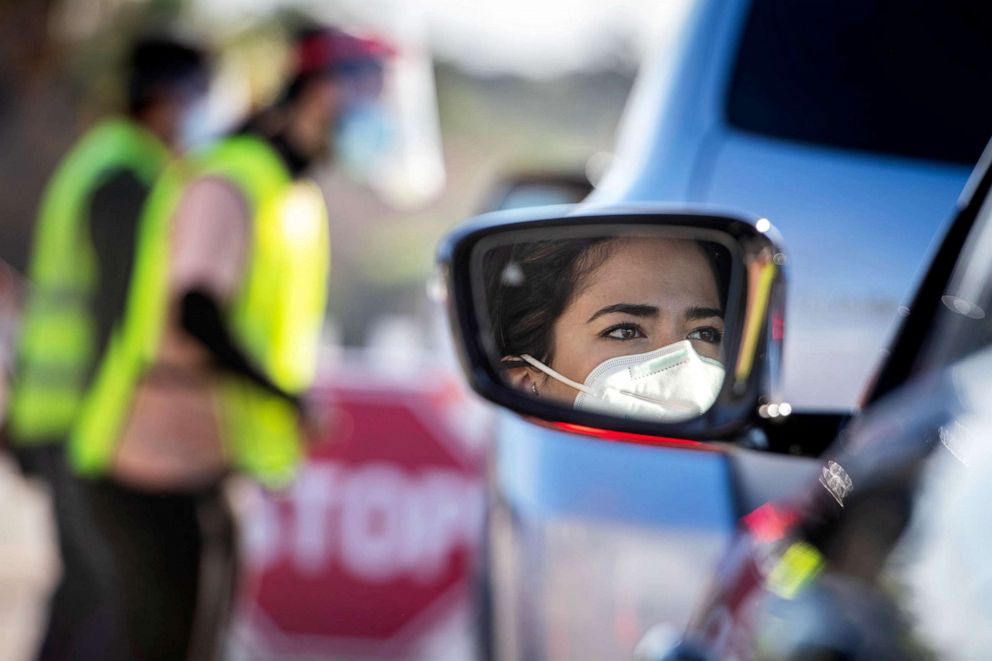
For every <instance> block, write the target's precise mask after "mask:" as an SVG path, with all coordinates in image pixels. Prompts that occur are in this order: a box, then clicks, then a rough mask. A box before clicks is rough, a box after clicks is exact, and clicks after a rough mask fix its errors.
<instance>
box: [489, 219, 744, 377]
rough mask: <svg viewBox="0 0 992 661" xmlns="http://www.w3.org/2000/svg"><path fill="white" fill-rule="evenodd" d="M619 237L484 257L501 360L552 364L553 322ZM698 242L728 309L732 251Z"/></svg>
mask: <svg viewBox="0 0 992 661" xmlns="http://www.w3.org/2000/svg"><path fill="white" fill-rule="evenodd" d="M618 238H619V237H598V238H588V239H564V240H553V241H532V242H526V243H516V244H511V245H506V246H499V247H497V248H494V249H492V250H489V251H488V252H487V253H486V254H485V256H484V257H483V274H484V279H485V290H486V308H487V312H488V314H489V320H490V324H491V327H492V330H493V333H494V335H495V341H496V349H497V351H499V355H500V358H505V357H516V356H519V355H521V354H525V353H526V354H530V355H532V356H534V357H535V358H537V359H538V360H540V361H541V362H543V363H545V364H550V363H551V361H552V360H553V359H554V356H553V355H552V350H551V349H552V339H553V335H552V331H553V329H554V323H555V321H556V320H557V319H558V317H560V316H561V314H562V312H564V310H565V307H566V306H567V305H568V304H569V302H571V300H572V299H573V298H574V296H575V295H576V294H577V293H578V292H579V291H580V290H581V288H582V287H583V286H584V285H585V282H584V280H585V277H586V276H587V275H588V274H589V273H591V272H592V271H594V270H595V269H597V268H598V267H599V266H601V265H602V264H603V262H605V261H606V259H607V257H608V256H609V253H610V248H611V244H612V243H613V242H615V241H616V240H617V239H618ZM697 243H698V245H699V247H700V249H701V250H702V251H703V253H704V255H705V256H706V258H707V262H708V263H709V265H710V267H711V269H712V271H713V276H714V278H715V280H716V282H717V290H718V293H719V297H720V308H721V309H726V304H727V300H726V297H727V291H726V290H727V283H728V282H729V274H730V264H731V259H730V253H729V252H728V251H727V249H726V248H724V247H723V246H721V245H719V244H715V243H711V242H702V241H700V242H697Z"/></svg>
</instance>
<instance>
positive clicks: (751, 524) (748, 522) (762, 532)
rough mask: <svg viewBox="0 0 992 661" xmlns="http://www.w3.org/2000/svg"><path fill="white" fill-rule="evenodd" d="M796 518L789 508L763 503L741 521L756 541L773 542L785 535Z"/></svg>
mask: <svg viewBox="0 0 992 661" xmlns="http://www.w3.org/2000/svg"><path fill="white" fill-rule="evenodd" d="M798 518H799V517H798V516H796V513H795V512H793V511H791V510H787V509H783V508H781V507H777V506H775V505H772V504H771V503H765V504H764V505H762V506H761V507H759V508H758V509H756V510H754V511H753V512H751V513H750V514H747V515H745V516H744V517H743V518H742V521H743V522H744V526H745V527H746V528H747V529H748V531H749V532H750V533H751V536H752V537H754V539H755V540H756V541H759V542H775V541H778V540H780V539H782V538H783V537H785V535H786V533H788V532H789V528H791V527H792V526H793V525H794V524H795V523H796V520H797V519H798Z"/></svg>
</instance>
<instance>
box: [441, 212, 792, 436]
mask: <svg viewBox="0 0 992 661" xmlns="http://www.w3.org/2000/svg"><path fill="white" fill-rule="evenodd" d="M607 222H617V223H618V224H620V223H622V224H624V225H646V226H653V227H674V228H679V227H683V228H685V227H692V228H702V229H707V230H711V231H715V232H719V233H721V234H723V235H725V236H726V238H727V240H728V241H729V242H731V243H734V244H735V245H736V246H737V248H738V249H739V251H740V254H741V255H742V256H743V257H744V260H745V264H751V265H758V266H757V268H745V269H744V271H745V272H744V277H745V282H744V287H742V288H741V294H740V295H741V296H742V297H743V299H744V300H742V301H741V303H742V305H741V307H740V309H741V310H742V311H743V314H742V315H740V316H741V318H740V319H739V320H736V322H735V323H737V325H738V327H737V328H736V332H735V333H734V334H733V337H734V338H735V340H734V345H733V346H731V347H729V348H728V356H730V357H731V359H732V360H728V367H727V378H726V379H725V380H724V384H723V386H722V387H721V390H720V394H719V396H718V397H717V400H716V403H715V404H714V405H713V407H712V408H711V409H710V410H709V411H707V412H706V413H705V414H704V415H702V416H699V417H697V418H693V419H691V420H687V421H684V422H652V421H646V420H637V419H622V418H618V417H613V416H609V415H604V414H599V413H593V412H589V411H582V410H576V409H567V408H564V407H562V406H561V405H553V404H549V403H546V402H543V401H542V400H539V399H534V398H532V397H529V396H528V395H526V394H524V393H521V392H518V391H515V390H514V389H512V388H511V387H509V386H507V385H506V383H505V382H504V381H503V379H502V378H501V377H500V375H499V374H498V372H497V369H496V366H495V365H494V364H493V362H492V361H491V360H490V356H488V355H487V354H486V350H485V347H484V345H483V342H482V340H481V332H480V331H481V328H480V324H479V319H478V315H477V309H476V307H475V301H474V298H473V297H474V287H473V284H472V282H471V269H470V263H471V255H472V252H473V249H474V248H475V246H476V245H477V244H478V243H479V241H480V240H482V239H483V238H485V237H489V236H492V235H493V234H496V233H502V232H508V231H516V230H521V229H533V228H554V227H578V226H583V225H592V224H603V223H607ZM781 245H782V244H781V240H780V238H779V235H778V233H777V231H776V230H775V229H774V228H773V227H772V226H771V223H770V222H769V221H768V220H766V219H764V218H760V217H756V216H747V215H744V214H740V213H736V212H726V211H723V210H716V209H713V208H709V207H665V206H659V205H643V206H640V205H638V206H629V205H624V206H606V207H588V206H582V205H569V206H554V207H535V208H529V209H513V210H510V211H500V212H495V213H488V214H483V215H481V216H476V217H475V218H472V219H470V220H468V221H466V222H465V223H463V224H462V225H459V226H458V227H456V228H455V229H453V230H452V231H451V232H450V233H449V234H448V235H446V236H445V237H444V238H443V239H442V241H441V244H440V245H439V248H438V257H437V261H438V267H439V275H440V277H441V278H442V279H443V281H444V284H445V287H446V291H445V295H446V298H447V307H448V315H449V321H450V324H451V329H452V333H453V334H454V337H455V345H456V346H457V347H458V352H459V359H460V360H461V363H462V367H463V369H464V371H465V374H466V376H467V378H468V381H469V384H470V385H471V387H472V389H473V390H474V391H475V392H476V393H478V394H479V395H481V396H482V397H483V398H485V399H487V400H489V401H491V402H493V403H495V404H498V405H500V406H503V407H505V408H508V409H510V410H512V411H515V412H516V413H519V414H521V415H524V416H529V417H534V418H538V419H541V420H544V421H547V422H550V423H552V424H556V423H563V424H567V425H578V426H580V427H585V428H592V429H599V430H611V431H617V432H622V433H627V434H632V435H639V436H647V437H661V438H679V439H689V440H699V441H708V440H725V441H726V440H732V439H733V438H735V437H736V436H737V435H738V434H740V433H741V432H743V431H744V430H745V429H746V428H747V427H748V426H750V425H752V424H753V423H754V422H755V421H756V420H758V419H760V418H767V417H770V416H769V413H768V412H769V410H770V409H771V407H770V405H771V404H774V405H775V408H774V409H771V410H772V411H774V415H772V416H771V417H775V416H776V415H779V413H778V410H779V407H780V404H779V399H778V396H779V394H780V393H779V392H778V389H779V383H780V381H779V376H780V375H779V371H780V368H781V355H782V342H783V327H784V299H785V296H784V288H785V273H784V270H785V269H784V266H785V263H786V257H785V252H784V251H783V249H782V247H781ZM771 320H775V321H774V322H772V321H771ZM742 345H744V346H742ZM729 363H733V367H731V366H730V365H729ZM781 408H782V409H783V410H782V412H781V413H782V415H787V414H788V413H787V410H785V405H781Z"/></svg>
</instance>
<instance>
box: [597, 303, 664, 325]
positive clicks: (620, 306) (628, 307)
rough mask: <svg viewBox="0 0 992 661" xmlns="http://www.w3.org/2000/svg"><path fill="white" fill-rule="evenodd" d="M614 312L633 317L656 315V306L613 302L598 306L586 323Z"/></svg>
mask: <svg viewBox="0 0 992 661" xmlns="http://www.w3.org/2000/svg"><path fill="white" fill-rule="evenodd" d="M614 312H623V313H624V314H629V315H632V316H634V317H657V316H658V308H656V307H655V306H653V305H636V304H634V303H614V304H613V305H607V306H606V307H605V308H600V309H599V310H597V311H596V313H595V314H593V315H592V316H591V317H589V319H588V321H586V323H587V324H588V323H590V322H592V321H595V320H596V319H599V318H600V317H602V316H603V315H604V314H612V313H614Z"/></svg>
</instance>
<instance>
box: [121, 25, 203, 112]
mask: <svg viewBox="0 0 992 661" xmlns="http://www.w3.org/2000/svg"><path fill="white" fill-rule="evenodd" d="M126 68H127V73H126V80H127V107H128V112H130V113H131V114H132V115H137V114H140V113H141V112H143V111H144V110H146V109H147V108H148V107H149V106H151V105H152V104H154V103H157V102H158V101H159V100H160V99H161V98H162V97H163V96H165V95H168V94H170V93H173V92H175V91H176V90H178V89H179V88H183V87H188V88H189V89H190V90H195V89H196V88H197V87H205V86H206V82H207V76H208V63H207V56H206V53H204V51H202V50H201V49H199V48H197V47H195V46H192V45H190V44H186V43H183V42H180V41H178V40H175V39H172V38H170V37H162V36H155V37H144V38H142V39H139V40H138V41H137V42H135V43H134V45H133V46H132V47H131V51H130V53H129V54H128V57H127V63H126Z"/></svg>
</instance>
